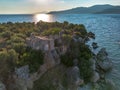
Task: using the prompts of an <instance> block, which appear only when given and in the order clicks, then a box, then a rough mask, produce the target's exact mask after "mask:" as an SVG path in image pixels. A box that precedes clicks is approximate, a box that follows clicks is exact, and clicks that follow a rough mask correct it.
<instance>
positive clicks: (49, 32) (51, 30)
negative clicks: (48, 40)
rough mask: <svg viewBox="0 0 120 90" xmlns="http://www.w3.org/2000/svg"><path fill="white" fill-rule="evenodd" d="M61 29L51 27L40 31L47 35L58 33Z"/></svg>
mask: <svg viewBox="0 0 120 90" xmlns="http://www.w3.org/2000/svg"><path fill="white" fill-rule="evenodd" d="M60 31H61V28H51V29H48V30H46V31H44V32H43V33H42V35H44V36H49V35H56V34H57V35H58V34H59V32H60Z"/></svg>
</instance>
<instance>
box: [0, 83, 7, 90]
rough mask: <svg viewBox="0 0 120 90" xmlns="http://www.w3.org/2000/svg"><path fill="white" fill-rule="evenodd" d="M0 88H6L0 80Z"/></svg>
mask: <svg viewBox="0 0 120 90" xmlns="http://www.w3.org/2000/svg"><path fill="white" fill-rule="evenodd" d="M0 90H6V87H5V85H4V84H3V83H2V82H1V81H0Z"/></svg>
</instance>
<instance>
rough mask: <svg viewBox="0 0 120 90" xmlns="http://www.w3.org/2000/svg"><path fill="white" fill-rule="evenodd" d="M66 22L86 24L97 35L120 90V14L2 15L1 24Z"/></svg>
mask: <svg viewBox="0 0 120 90" xmlns="http://www.w3.org/2000/svg"><path fill="white" fill-rule="evenodd" d="M40 20H42V21H46V22H54V21H58V22H64V21H68V22H70V23H74V24H84V25H85V26H86V29H87V30H88V31H92V32H93V33H95V35H96V39H95V40H92V41H93V42H97V43H98V45H99V47H100V48H102V47H104V48H106V50H107V52H108V55H109V58H110V59H111V60H112V62H113V69H112V71H111V72H110V73H109V74H108V75H107V77H106V78H107V79H109V80H110V81H112V82H113V83H114V85H115V87H116V88H117V89H116V90H120V14H54V15H52V14H34V15H0V23H6V22H13V23H15V22H35V23H37V22H38V21H40Z"/></svg>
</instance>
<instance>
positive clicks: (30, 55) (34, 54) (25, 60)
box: [18, 48, 44, 72]
mask: <svg viewBox="0 0 120 90" xmlns="http://www.w3.org/2000/svg"><path fill="white" fill-rule="evenodd" d="M43 59H44V54H43V53H42V51H41V50H33V49H31V48H27V50H26V52H24V54H23V55H22V57H21V60H19V61H18V65H19V66H22V65H29V68H30V71H31V72H35V71H37V70H38V69H39V67H40V65H41V64H43Z"/></svg>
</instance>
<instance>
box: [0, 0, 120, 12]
mask: <svg viewBox="0 0 120 90" xmlns="http://www.w3.org/2000/svg"><path fill="white" fill-rule="evenodd" d="M96 4H111V5H120V0H0V14H33V13H38V12H49V11H59V10H65V9H70V8H75V7H82V6H84V7H88V6H92V5H96Z"/></svg>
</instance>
